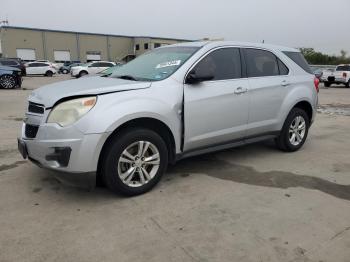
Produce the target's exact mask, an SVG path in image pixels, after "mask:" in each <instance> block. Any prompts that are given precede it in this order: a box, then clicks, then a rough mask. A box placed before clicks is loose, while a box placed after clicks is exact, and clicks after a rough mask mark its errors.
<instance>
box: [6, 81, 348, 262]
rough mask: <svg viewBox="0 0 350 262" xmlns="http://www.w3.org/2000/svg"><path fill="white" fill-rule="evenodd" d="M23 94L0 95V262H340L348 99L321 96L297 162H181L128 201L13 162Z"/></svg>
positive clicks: (267, 157) (234, 155)
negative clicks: (71, 183) (63, 181)
mask: <svg viewBox="0 0 350 262" xmlns="http://www.w3.org/2000/svg"><path fill="white" fill-rule="evenodd" d="M66 78H69V76H55V77H53V78H45V77H32V78H26V79H25V80H24V84H23V87H24V88H26V89H33V88H36V87H38V86H40V85H43V84H45V83H48V82H53V81H59V80H62V79H66ZM29 93H30V90H0V119H1V120H0V133H1V143H0V232H1V234H0V261H2V262H5V261H33V262H34V261H35V262H37V261H152V262H153V261H159V262H164V261H176V262H178V261H276V262H281V261H314V262H320V261H323V262H326V261H330V262H338V261H339V262H340V261H343V262H348V261H350V89H346V88H343V87H332V88H329V89H325V88H321V90H320V109H319V111H320V113H319V114H318V116H317V119H316V122H315V124H314V125H313V126H312V129H311V131H310V136H309V139H308V140H307V142H306V144H305V146H304V147H303V149H302V150H301V151H299V152H296V153H293V154H288V153H282V152H280V151H278V150H276V149H275V148H274V146H273V143H271V142H269V141H267V142H264V143H260V144H255V145H250V146H245V147H241V148H235V149H231V150H226V151H222V152H218V153H214V154H209V155H205V156H200V157H195V158H191V159H187V160H184V161H181V162H179V163H178V164H177V165H176V166H174V167H170V168H169V170H168V172H167V174H166V175H165V177H164V178H163V180H162V182H161V183H160V184H159V185H158V186H157V187H156V188H155V189H154V190H153V191H151V192H150V193H148V194H145V195H142V196H139V197H134V198H123V197H120V196H116V195H114V194H112V193H110V192H109V191H108V190H106V189H104V188H98V189H96V190H94V191H92V192H87V191H84V190H81V189H78V188H74V187H69V186H66V185H64V184H61V183H59V182H58V181H57V180H56V179H54V178H53V176H52V174H51V173H50V172H49V171H46V170H42V169H39V168H38V167H36V166H34V165H33V164H31V163H29V162H28V161H23V160H22V159H21V157H20V155H19V153H18V152H17V149H16V137H17V134H18V132H19V130H20V126H21V119H22V117H23V114H24V112H25V107H26V98H27V96H28V95H29Z"/></svg>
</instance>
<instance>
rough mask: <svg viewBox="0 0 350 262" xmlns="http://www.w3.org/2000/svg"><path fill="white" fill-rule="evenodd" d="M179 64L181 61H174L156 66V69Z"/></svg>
mask: <svg viewBox="0 0 350 262" xmlns="http://www.w3.org/2000/svg"><path fill="white" fill-rule="evenodd" d="M180 64H181V60H174V61H169V62H163V63H160V64H158V65H157V66H156V68H157V69H159V68H164V67H170V66H179V65H180Z"/></svg>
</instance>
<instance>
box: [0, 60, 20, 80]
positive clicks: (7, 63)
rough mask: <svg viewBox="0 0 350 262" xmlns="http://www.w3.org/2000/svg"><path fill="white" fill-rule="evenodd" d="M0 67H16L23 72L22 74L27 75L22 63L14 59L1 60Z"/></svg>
mask: <svg viewBox="0 0 350 262" xmlns="http://www.w3.org/2000/svg"><path fill="white" fill-rule="evenodd" d="M0 66H9V67H15V68H18V69H19V70H21V74H22V75H23V76H24V75H26V67H25V65H24V63H22V61H20V60H17V59H13V58H0Z"/></svg>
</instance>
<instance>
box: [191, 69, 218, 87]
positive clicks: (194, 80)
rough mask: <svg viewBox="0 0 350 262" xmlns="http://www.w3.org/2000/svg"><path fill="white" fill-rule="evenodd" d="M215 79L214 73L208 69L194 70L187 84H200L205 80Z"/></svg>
mask: <svg viewBox="0 0 350 262" xmlns="http://www.w3.org/2000/svg"><path fill="white" fill-rule="evenodd" d="M213 79H214V74H213V73H212V72H209V71H207V70H197V71H196V70H192V71H191V72H190V73H189V74H188V75H187V78H186V84H198V83H200V82H204V81H210V80H213Z"/></svg>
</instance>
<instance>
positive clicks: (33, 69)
mask: <svg viewBox="0 0 350 262" xmlns="http://www.w3.org/2000/svg"><path fill="white" fill-rule="evenodd" d="M38 66H39V63H29V64H28V65H27V67H26V73H27V75H36V74H38V73H37V71H38Z"/></svg>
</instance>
